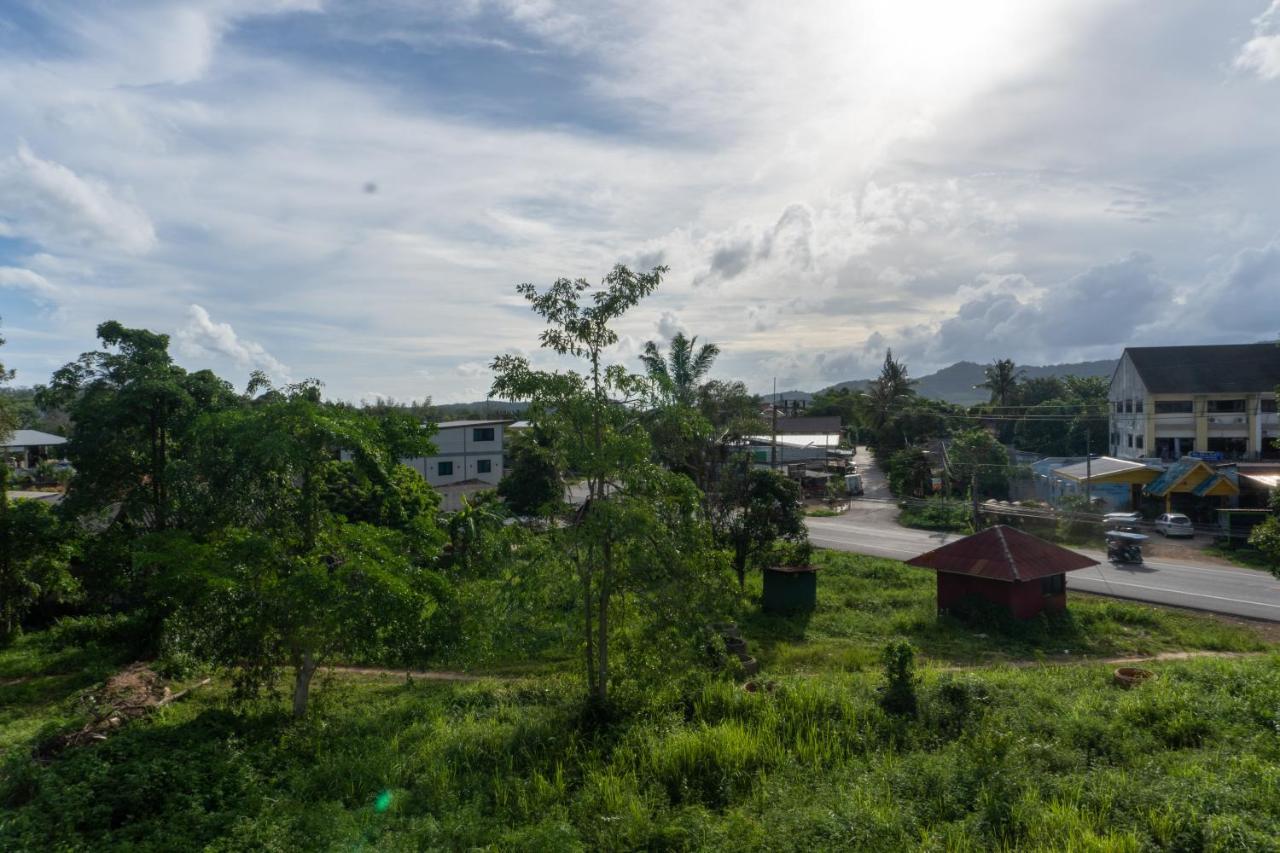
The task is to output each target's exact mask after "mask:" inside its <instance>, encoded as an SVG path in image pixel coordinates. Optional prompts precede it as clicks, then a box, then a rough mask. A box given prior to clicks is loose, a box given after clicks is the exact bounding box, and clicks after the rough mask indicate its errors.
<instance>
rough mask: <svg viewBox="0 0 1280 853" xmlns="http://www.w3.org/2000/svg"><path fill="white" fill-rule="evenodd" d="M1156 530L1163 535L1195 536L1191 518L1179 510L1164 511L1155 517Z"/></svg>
mask: <svg viewBox="0 0 1280 853" xmlns="http://www.w3.org/2000/svg"><path fill="white" fill-rule="evenodd" d="M1155 526H1156V530H1158V531H1160V532H1161V533H1163V534H1164V535H1165V536H1195V535H1196V529H1195V527H1194V526H1192V524H1191V519H1189V518H1187V517H1186V516H1185V515H1183V514H1182V513H1180V512H1166V513H1165V514H1164V515H1162V516H1160V517H1159V518H1157V519H1156V525H1155Z"/></svg>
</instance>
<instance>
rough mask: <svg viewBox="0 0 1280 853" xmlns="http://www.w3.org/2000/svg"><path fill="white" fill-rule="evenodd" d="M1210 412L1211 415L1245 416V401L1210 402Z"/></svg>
mask: <svg viewBox="0 0 1280 853" xmlns="http://www.w3.org/2000/svg"><path fill="white" fill-rule="evenodd" d="M1208 412H1209V414H1211V415H1214V414H1217V415H1224V414H1225V415H1243V414H1244V400H1210V401H1209V407H1208Z"/></svg>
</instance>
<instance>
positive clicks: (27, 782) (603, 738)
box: [0, 554, 1280, 850]
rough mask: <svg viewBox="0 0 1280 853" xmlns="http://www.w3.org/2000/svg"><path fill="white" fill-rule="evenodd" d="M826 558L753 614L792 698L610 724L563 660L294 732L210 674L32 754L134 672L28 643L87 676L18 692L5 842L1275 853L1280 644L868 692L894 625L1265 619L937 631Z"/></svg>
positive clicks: (695, 704)
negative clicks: (904, 700)
mask: <svg viewBox="0 0 1280 853" xmlns="http://www.w3.org/2000/svg"><path fill="white" fill-rule="evenodd" d="M820 559H822V560H823V562H824V566H825V569H824V572H823V573H822V575H821V578H820V591H821V606H820V608H819V609H818V610H817V611H816V612H815V613H814V614H812V615H811V616H810V617H808V618H804V617H792V618H783V617H772V616H763V615H756V614H754V608H752V607H750V606H747V605H744V608H743V612H742V613H741V614H740V615H739V622H740V624H741V625H742V627H743V629H744V633H745V634H746V636H747V637H748V640H749V641H750V642H751V644H752V648H753V652H755V653H757V654H758V655H759V656H760V657H761V659H762V660H763V661H764V662H765V663H766V666H767V672H768V674H769V677H770V678H772V679H776V680H777V682H778V683H779V687H778V690H777V691H776V692H774V693H771V694H760V695H748V694H745V693H744V692H743V691H742V690H740V689H739V688H737V687H736V686H735V685H734V684H732V683H731V682H727V681H708V682H706V683H704V684H702V685H701V686H695V687H691V688H686V689H685V690H684V691H683V692H681V691H678V690H676V689H675V688H669V689H664V690H659V691H655V692H654V693H652V694H650V695H648V696H647V697H644V698H642V699H639V700H635V701H633V704H632V709H631V713H630V714H629V715H628V716H627V717H626V718H624V719H623V720H622V721H620V722H616V723H615V724H613V725H611V726H606V727H593V726H589V725H584V724H582V723H581V721H580V717H579V708H578V706H577V705H576V704H575V702H574V700H573V698H572V697H573V696H575V695H577V693H578V692H579V686H578V684H577V683H576V681H575V680H574V679H573V678H572V676H569V675H552V676H549V677H547V678H538V679H523V680H520V681H517V682H512V683H499V682H482V683H478V684H435V683H432V684H423V683H416V684H405V683H403V682H397V683H389V682H387V681H385V680H383V681H378V680H371V679H351V678H347V679H338V680H335V681H333V682H332V683H331V684H329V685H324V686H322V688H321V690H320V691H319V693H318V696H317V704H316V708H315V711H316V713H315V714H314V715H313V716H312V717H311V718H310V719H309V720H308V721H307V722H305V723H303V724H300V725H299V724H293V723H291V722H290V721H289V720H288V719H287V718H286V717H284V716H283V714H282V710H283V704H275V703H263V704H260V705H257V706H252V707H250V708H247V709H246V710H245V711H243V712H242V713H239V714H233V713H231V712H229V711H228V710H227V709H226V707H225V705H224V704H223V699H224V693H223V688H222V687H219V686H214V687H213V688H210V689H206V690H203V691H199V692H197V693H196V694H193V696H192V697H191V698H190V699H188V700H186V701H184V702H182V703H179V704H178V705H175V706H170V707H167V708H164V709H161V710H160V711H159V712H158V713H156V714H155V715H154V716H153V717H152V718H151V719H150V720H147V721H145V722H142V723H140V724H135V725H132V726H130V727H129V728H127V729H126V730H124V731H122V732H120V733H118V734H117V735H115V736H113V737H112V738H111V739H110V740H109V741H107V742H106V743H104V744H100V745H98V746H94V747H89V748H84V749H80V750H75V751H73V752H71V753H68V754H66V755H64V756H63V757H61V758H60V759H58V760H56V761H54V762H53V763H52V764H50V765H49V766H47V767H37V766H35V765H33V764H31V762H30V761H28V760H27V759H26V757H25V747H26V746H27V745H28V744H29V743H30V739H31V737H32V732H33V731H34V730H35V729H39V728H40V725H41V724H40V722H39V721H44V722H46V723H49V724H51V725H58V724H60V723H61V724H67V723H68V722H71V721H74V719H75V716H76V713H75V710H74V708H75V703H74V694H75V691H76V690H78V689H79V688H81V687H83V686H85V685H87V684H89V683H92V680H93V678H94V675H95V672H101V671H105V670H106V669H109V667H110V666H112V665H114V664H115V662H116V661H115V660H114V659H113V658H112V655H111V653H110V651H109V650H91V651H89V652H61V653H57V652H49V651H45V650H43V648H42V644H41V643H40V642H39V639H40V638H26V639H24V640H23V641H22V642H20V643H19V644H18V646H17V647H15V648H13V649H9V650H6V651H4V652H0V678H6V677H7V678H10V679H12V678H15V677H22V676H30V675H32V674H34V673H37V672H48V671H53V672H67V671H68V670H70V672H68V674H66V675H63V676H55V677H54V678H62V679H64V680H63V681H48V682H44V686H43V687H39V688H37V687H36V686H35V685H36V684H37V683H38V682H35V681H27V682H23V683H21V684H17V685H12V684H11V685H9V686H3V687H0V705H3V706H4V707H6V708H10V709H16V712H15V711H13V710H8V711H5V712H4V715H3V716H0V749H5V748H6V747H7V748H8V750H7V751H8V753H9V754H8V756H7V760H6V764H5V765H4V769H3V770H2V771H0V772H2V773H3V777H4V778H3V779H2V780H0V849H6V850H10V849H12V850H24V849H51V848H54V847H66V848H83V849H148V848H151V849H200V848H208V849H278V850H292V849H337V848H340V849H352V848H354V847H362V848H365V849H388V850H392V849H424V848H425V849H431V848H440V849H457V848H467V847H472V846H475V847H485V846H490V847H492V849H531V850H562V849H563V850H571V849H635V848H646V847H647V848H650V849H774V850H785V849H797V850H800V849H808V850H813V849H840V848H845V849H848V848H863V849H885V850H889V849H894V850H896V849H911V848H916V847H921V848H926V849H974V850H977V849H993V848H999V847H1001V846H1006V847H1009V848H1013V847H1017V848H1019V849H1037V848H1040V849H1061V848H1064V847H1067V846H1074V848H1075V849H1121V850H1123V849H1134V850H1137V849H1141V848H1143V847H1151V846H1161V847H1166V848H1175V849H1220V850H1239V849H1264V850H1265V849H1275V844H1274V841H1275V839H1276V838H1277V837H1280V833H1277V832H1276V830H1277V829H1278V828H1280V657H1278V656H1277V655H1275V654H1272V655H1269V656H1264V657H1254V658H1245V659H1233V660H1196V661H1187V662H1178V663H1162V664H1156V665H1152V668H1154V669H1156V670H1157V672H1158V678H1157V679H1156V680H1155V681H1154V682H1153V683H1150V684H1147V685H1144V686H1143V687H1141V688H1139V689H1136V690H1133V691H1124V690H1121V689H1119V688H1116V687H1114V686H1113V685H1112V684H1111V683H1110V678H1109V676H1110V668H1109V667H1106V666H1098V665H1092V666H1088V665H1086V666H1072V667H1048V668H1046V667H1033V668H1025V669H1019V668H1011V667H996V668H984V669H980V670H975V671H973V672H969V673H964V674H957V673H950V672H943V671H942V670H941V668H940V667H930V668H926V669H925V672H924V674H923V683H922V685H921V687H920V697H921V714H920V716H919V718H918V719H915V720H901V719H897V718H891V717H888V716H886V715H885V714H884V713H883V712H881V710H880V709H879V706H878V705H877V704H876V701H875V697H876V692H875V691H876V688H877V686H878V685H879V681H880V677H879V674H878V673H877V671H876V670H875V668H874V659H875V656H876V654H877V651H878V649H879V647H880V646H881V645H882V644H883V642H884V639H885V638H886V637H887V636H891V635H894V634H901V635H905V636H908V637H910V638H911V639H912V640H913V642H915V643H916V644H917V645H918V647H920V648H921V649H922V652H923V653H924V654H925V655H926V656H927V658H928V659H929V660H930V661H931V662H934V663H937V664H950V663H952V662H954V661H971V660H976V659H998V658H1002V657H1024V656H1034V653H1035V651H1036V650H1037V649H1039V650H1041V651H1042V652H1046V653H1048V652H1056V651H1060V649H1058V648H1057V646H1060V645H1063V643H1062V642H1061V638H1062V636H1063V635H1062V634H1061V633H1060V632H1062V631H1066V632H1068V634H1069V636H1070V638H1071V642H1072V643H1073V646H1072V648H1073V652H1075V651H1078V650H1083V649H1086V648H1087V649H1089V650H1090V653H1091V654H1110V653H1113V652H1130V651H1157V650H1165V649H1172V648H1179V647H1181V648H1206V647H1207V648H1229V649H1250V648H1260V647H1262V643H1261V641H1260V640H1259V639H1258V638H1257V636H1256V635H1255V634H1254V633H1253V632H1251V631H1250V630H1248V629H1247V628H1243V627H1232V626H1228V625H1224V624H1221V623H1218V622H1215V621H1214V620H1211V619H1208V618H1206V617H1199V616H1191V615H1175V614H1171V613H1168V612H1164V611H1160V610H1157V609H1155V608H1147V607H1143V606H1141V605H1131V604H1118V603H1115V602H1106V601H1102V600H1090V601H1085V600H1079V599H1073V604H1072V609H1073V613H1074V624H1065V625H1050V624H1045V625H1040V626H1032V627H1030V628H1026V629H1023V631H1021V632H1019V633H1016V634H1014V635H1007V634H1000V633H998V632H996V631H995V629H994V628H989V629H987V630H979V631H977V632H975V631H973V630H972V629H965V628H964V627H963V626H961V625H959V624H958V623H952V622H950V621H948V620H944V621H942V622H935V621H934V620H933V617H932V615H931V612H930V608H931V600H930V598H929V594H930V591H931V580H932V577H931V576H930V575H925V574H923V573H916V572H914V571H913V570H910V569H906V568H905V567H901V566H899V565H898V564H895V563H891V562H888V561H880V560H872V559H867V558H859V557H852V556H848V555H833V554H823V555H821V557H820ZM756 583H757V584H758V580H757V581H756ZM977 633H985V634H987V637H979V636H976V634H977ZM1085 637H1089V638H1090V639H1088V640H1087V641H1086V640H1084V639H1083V638H1085ZM77 654H78V655H79V657H78V658H77V657H76V655H77ZM1073 657H1074V654H1073ZM0 684H4V682H2V681H0ZM28 718H30V719H31V720H34V721H37V722H34V723H31V722H23V721H24V720H27V719H28ZM33 725H34V728H33Z"/></svg>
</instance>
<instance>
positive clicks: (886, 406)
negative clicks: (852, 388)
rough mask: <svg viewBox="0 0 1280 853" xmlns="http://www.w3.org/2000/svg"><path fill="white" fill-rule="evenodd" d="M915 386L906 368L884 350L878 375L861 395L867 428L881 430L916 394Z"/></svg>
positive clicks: (890, 351) (888, 350)
mask: <svg viewBox="0 0 1280 853" xmlns="http://www.w3.org/2000/svg"><path fill="white" fill-rule="evenodd" d="M915 384H916V382H915V380H914V379H912V378H910V377H909V376H908V375H907V366H906V365H905V364H903V363H902V362H900V361H897V360H896V359H894V357H893V350H892V349H887V350H885V353H884V366H883V367H881V368H880V375H879V376H878V377H876V378H875V379H873V380H872V381H871V386H870V387H869V388H868V389H867V391H866V393H865V394H863V395H862V406H863V408H864V410H865V411H866V413H867V421H868V426H870V427H871V428H872V429H873V430H880V429H882V428H883V427H884V425H885V424H886V423H888V422H889V421H890V420H891V419H892V418H893V417H894V416H895V415H896V414H898V413H899V411H901V409H902V407H903V405H904V404H905V403H906V402H907V401H908V400H909V399H910V398H911V397H912V396H913V395H914V394H915V393H916V392H915V390H914V389H913V388H912V386H913V385H915Z"/></svg>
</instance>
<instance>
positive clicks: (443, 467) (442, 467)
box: [436, 462, 453, 477]
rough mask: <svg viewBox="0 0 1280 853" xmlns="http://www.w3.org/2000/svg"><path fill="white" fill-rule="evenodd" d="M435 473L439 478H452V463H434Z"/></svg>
mask: <svg viewBox="0 0 1280 853" xmlns="http://www.w3.org/2000/svg"><path fill="white" fill-rule="evenodd" d="M436 473H437V474H439V475H440V476H441V477H452V476H453V463H452V462H437V463H436Z"/></svg>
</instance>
